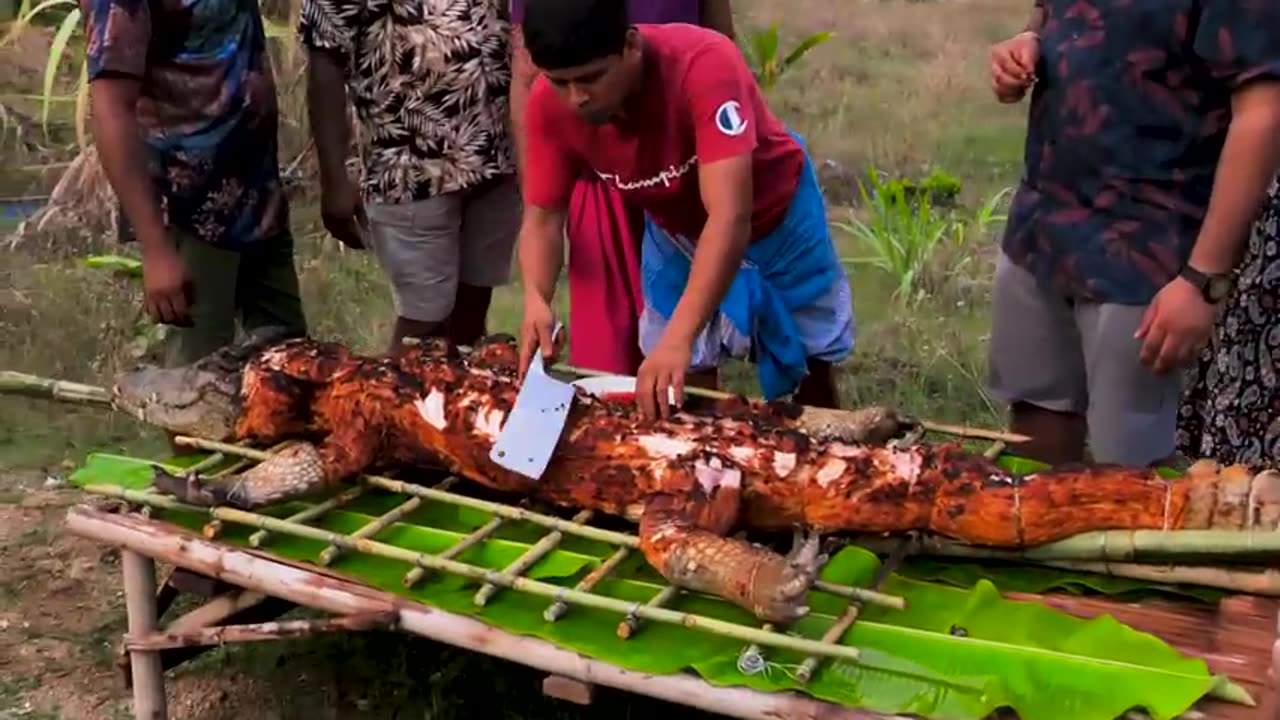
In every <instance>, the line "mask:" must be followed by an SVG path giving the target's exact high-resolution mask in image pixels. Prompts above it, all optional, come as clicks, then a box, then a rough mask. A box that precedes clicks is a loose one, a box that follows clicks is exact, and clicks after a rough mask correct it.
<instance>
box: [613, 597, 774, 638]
mask: <svg viewBox="0 0 1280 720" xmlns="http://www.w3.org/2000/svg"><path fill="white" fill-rule="evenodd" d="M679 594H680V588H678V587H676V586H674V585H668V586H666V587H664V588H662V589H661V590H659V591H658V593H657V594H656V595H654V596H653V597H651V598H649V601H648V602H646V603H645V604H644V605H641V604H640V603H636V604H634V605H632V606H631V609H630V610H628V611H627V616H626V617H624V618H623V619H622V622H620V623H618V637H620V638H622V639H623V640H627V639H630V637H631V636H632V635H635V634H636V630H638V629H639V628H640V615H641V613H640V611H641V610H645V609H653V608H664V607H666V606H667V605H670V604H671V601H672V600H675V599H676V596H677V595H679ZM761 632H769V631H768V630H761Z"/></svg>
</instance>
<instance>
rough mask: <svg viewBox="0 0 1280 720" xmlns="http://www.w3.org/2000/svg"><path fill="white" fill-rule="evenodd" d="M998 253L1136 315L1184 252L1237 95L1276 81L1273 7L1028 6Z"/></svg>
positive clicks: (1223, 3)
mask: <svg viewBox="0 0 1280 720" xmlns="http://www.w3.org/2000/svg"><path fill="white" fill-rule="evenodd" d="M1036 6H1037V7H1041V8H1043V9H1044V11H1045V18H1046V19H1045V25H1044V28H1043V29H1042V31H1041V36H1042V40H1041V42H1040V58H1039V62H1038V63H1037V66H1036V76H1037V78H1038V81H1037V83H1036V85H1035V87H1034V89H1033V91H1032V94H1031V110H1030V119H1029V124H1028V130H1027V138H1026V157H1025V170H1024V174H1023V177H1022V181H1021V183H1020V185H1019V187H1018V191H1017V194H1016V195H1015V198H1014V201H1013V206H1012V208H1011V210H1010V214H1009V222H1008V225H1007V228H1006V234H1005V238H1004V250H1005V252H1006V253H1007V254H1008V255H1009V256H1010V258H1011V259H1012V260H1013V261H1014V262H1015V263H1017V264H1019V265H1021V266H1023V267H1025V268H1027V269H1029V270H1030V271H1031V272H1032V273H1034V274H1035V275H1036V276H1037V277H1038V278H1039V279H1040V281H1041V282H1042V283H1043V284H1044V285H1045V286H1046V287H1052V288H1054V289H1056V290H1058V291H1060V292H1062V293H1064V294H1066V295H1070V296H1073V297H1076V298H1080V299H1084V300H1093V301H1099V302H1112V303H1121V304H1129V305H1143V304H1146V303H1148V302H1150V300H1151V298H1152V297H1153V296H1154V295H1155V293H1156V292H1157V291H1158V290H1159V289H1160V288H1161V287H1163V286H1164V284H1165V283H1167V282H1168V281H1170V280H1172V279H1173V278H1174V277H1175V276H1176V275H1177V273H1178V271H1179V269H1180V268H1181V267H1182V265H1183V263H1185V262H1186V259H1187V257H1189V255H1190V252H1191V247H1192V246H1193V245H1194V244H1195V241H1196V236H1197V233H1198V232H1199V230H1200V224H1201V222H1202V220H1203V219H1204V216H1205V210H1206V209H1207V207H1208V204H1209V195H1210V192H1211V191H1212V189H1213V178H1214V172H1215V171H1216V168H1217V164H1218V155H1219V153H1220V152H1221V150H1222V145H1223V142H1224V141H1225V139H1226V133H1227V126H1228V124H1229V122H1230V120H1231V93H1232V91H1233V90H1234V89H1235V88H1236V87H1238V86H1239V85H1240V84H1241V83H1244V82H1246V81H1250V80H1255V79H1259V78H1271V79H1275V78H1277V77H1280V0H1037V2H1036Z"/></svg>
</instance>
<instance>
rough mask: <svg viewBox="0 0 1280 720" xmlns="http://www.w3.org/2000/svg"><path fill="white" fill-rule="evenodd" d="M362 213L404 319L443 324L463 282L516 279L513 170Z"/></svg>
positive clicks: (494, 282) (518, 205) (488, 284)
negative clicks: (513, 269)
mask: <svg viewBox="0 0 1280 720" xmlns="http://www.w3.org/2000/svg"><path fill="white" fill-rule="evenodd" d="M365 212H366V214H367V215H368V217H369V230H370V235H371V245H372V248H371V250H373V253H374V255H376V256H377V258H378V264H379V265H381V266H382V271H383V272H385V273H386V274H387V277H388V278H390V280H391V289H392V296H393V297H394V299H395V309H396V315H399V316H400V317H403V318H407V319H409V320H418V321H420V322H439V321H442V320H445V319H446V318H448V317H449V315H450V314H451V313H452V312H453V303H454V299H455V297H456V295H457V292H458V283H460V282H461V283H465V284H467V285H474V286H476V287H488V288H492V287H498V286H500V285H505V284H507V283H508V282H510V280H511V256H512V251H513V249H514V247H515V242H516V235H517V234H518V233H519V232H520V212H521V201H520V187H519V184H518V183H517V182H516V179H515V176H514V175H502V176H499V177H496V178H492V179H490V180H487V181H485V182H484V183H482V184H480V185H477V186H476V187H473V188H468V189H466V190H459V191H457V192H451V193H446V194H443V195H438V196H436V197H431V198H427V199H426V200H418V201H416V202H407V203H388V204H375V203H369V204H367V205H366V206H365Z"/></svg>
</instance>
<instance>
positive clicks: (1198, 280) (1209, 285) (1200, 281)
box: [1178, 265, 1232, 305]
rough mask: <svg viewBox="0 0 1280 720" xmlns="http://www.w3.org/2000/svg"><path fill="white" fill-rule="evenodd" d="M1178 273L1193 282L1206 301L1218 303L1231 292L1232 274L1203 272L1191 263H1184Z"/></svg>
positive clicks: (1213, 303)
mask: <svg viewBox="0 0 1280 720" xmlns="http://www.w3.org/2000/svg"><path fill="white" fill-rule="evenodd" d="M1178 275H1179V276H1180V277H1181V278H1182V279H1183V280H1186V281H1187V282H1189V283H1191V284H1192V285H1194V286H1195V287H1196V289H1198V290H1199V291H1200V294H1201V295H1202V296H1204V301H1205V302H1207V303H1209V304H1210V305H1217V304H1218V303H1220V302H1222V301H1223V300H1225V299H1226V297H1227V295H1228V294H1229V293H1230V292H1231V285H1232V282H1231V276H1230V275H1226V274H1211V273H1203V272H1200V271H1199V270H1196V269H1195V268H1193V267H1191V266H1190V265H1183V266H1182V270H1181V271H1179V272H1178Z"/></svg>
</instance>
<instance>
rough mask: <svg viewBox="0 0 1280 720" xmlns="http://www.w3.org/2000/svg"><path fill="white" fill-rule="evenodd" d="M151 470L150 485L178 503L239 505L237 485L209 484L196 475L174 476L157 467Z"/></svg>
mask: <svg viewBox="0 0 1280 720" xmlns="http://www.w3.org/2000/svg"><path fill="white" fill-rule="evenodd" d="M151 469H152V472H153V473H154V475H153V477H152V480H151V484H152V485H154V486H155V488H156V490H159V491H160V492H162V493H164V494H166V495H172V496H173V497H174V499H176V500H177V501H178V502H182V503H186V504H188V505H197V506H200V507H211V506H213V505H231V506H233V507H239V506H240V505H241V503H240V500H241V498H240V497H239V494H240V493H239V492H238V487H239V484H238V483H231V484H226V483H225V482H211V481H207V480H204V479H203V478H201V477H200V475H199V474H198V473H190V472H189V473H183V474H181V475H174V474H173V473H171V472H169V471H168V470H165V469H164V468H162V467H160V466H159V465H152V466H151Z"/></svg>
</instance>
